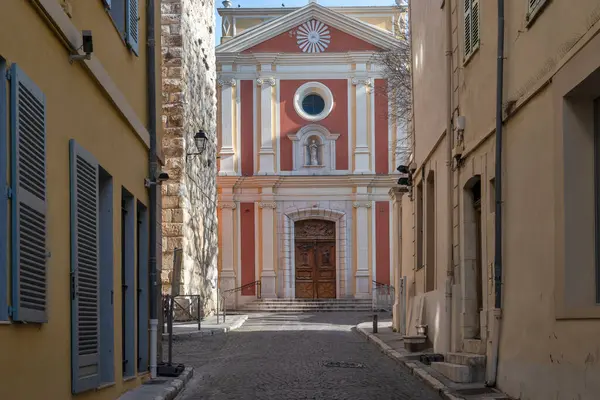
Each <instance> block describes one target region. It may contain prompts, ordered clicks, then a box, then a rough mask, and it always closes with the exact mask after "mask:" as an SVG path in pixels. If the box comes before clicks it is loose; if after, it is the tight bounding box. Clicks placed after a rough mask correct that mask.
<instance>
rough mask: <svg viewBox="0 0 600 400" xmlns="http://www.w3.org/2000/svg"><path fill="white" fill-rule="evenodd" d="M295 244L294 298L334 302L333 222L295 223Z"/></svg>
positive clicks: (305, 221)
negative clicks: (332, 300) (331, 300)
mask: <svg viewBox="0 0 600 400" xmlns="http://www.w3.org/2000/svg"><path fill="white" fill-rule="evenodd" d="M294 241H295V243H294V246H295V263H294V264H295V270H296V272H295V273H296V298H299V299H335V298H336V265H335V263H336V249H335V222H333V221H326V220H320V219H308V220H302V221H296V222H295V224H294Z"/></svg>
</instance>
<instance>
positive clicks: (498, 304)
mask: <svg viewBox="0 0 600 400" xmlns="http://www.w3.org/2000/svg"><path fill="white" fill-rule="evenodd" d="M496 63H497V76H496V177H495V189H496V193H495V195H496V215H495V237H494V241H495V243H494V244H495V251H494V289H495V292H494V306H495V308H498V309H499V308H502V88H503V86H504V0H498V60H497V61H496Z"/></svg>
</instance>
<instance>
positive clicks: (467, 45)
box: [464, 0, 473, 57]
mask: <svg viewBox="0 0 600 400" xmlns="http://www.w3.org/2000/svg"><path fill="white" fill-rule="evenodd" d="M472 2H473V0H465V14H464V15H465V24H464V25H465V57H466V56H468V55H469V54H471V49H472V46H471V4H472Z"/></svg>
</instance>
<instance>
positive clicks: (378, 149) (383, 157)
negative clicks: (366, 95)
mask: <svg viewBox="0 0 600 400" xmlns="http://www.w3.org/2000/svg"><path fill="white" fill-rule="evenodd" d="M386 87H387V81H386V80H385V79H375V173H376V174H387V173H388V171H389V150H388V95H387V89H386Z"/></svg>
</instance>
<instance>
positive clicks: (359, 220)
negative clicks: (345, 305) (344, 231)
mask: <svg viewBox="0 0 600 400" xmlns="http://www.w3.org/2000/svg"><path fill="white" fill-rule="evenodd" d="M357 193H358V194H359V196H357V199H356V201H355V202H354V203H353V204H352V205H353V207H354V208H355V209H356V232H355V235H356V249H355V257H356V273H355V275H354V278H355V280H356V286H355V287H356V291H355V293H354V295H355V297H356V298H369V297H370V296H371V282H370V281H369V277H370V273H369V265H370V263H369V230H370V229H371V227H370V226H369V213H370V212H371V208H372V207H373V202H372V201H369V200H367V199H366V197H367V196H366V193H367V188H366V187H363V188H357Z"/></svg>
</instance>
